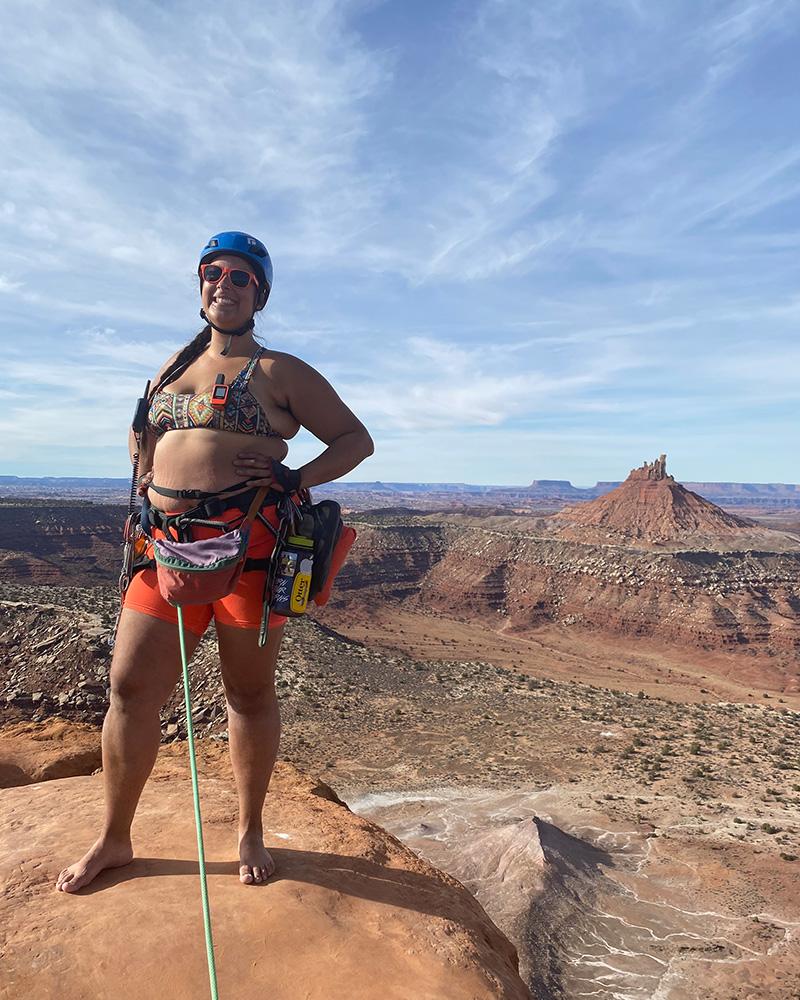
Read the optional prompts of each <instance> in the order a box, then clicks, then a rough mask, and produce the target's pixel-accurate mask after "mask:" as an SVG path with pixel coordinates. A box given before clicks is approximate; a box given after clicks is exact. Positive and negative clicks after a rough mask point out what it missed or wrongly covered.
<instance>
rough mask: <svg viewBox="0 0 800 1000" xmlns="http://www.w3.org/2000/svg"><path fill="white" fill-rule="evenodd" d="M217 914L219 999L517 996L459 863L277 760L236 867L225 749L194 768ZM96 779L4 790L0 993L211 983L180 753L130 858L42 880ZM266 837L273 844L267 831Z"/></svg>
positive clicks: (153, 789)
mask: <svg viewBox="0 0 800 1000" xmlns="http://www.w3.org/2000/svg"><path fill="white" fill-rule="evenodd" d="M200 771H201V777H200V781H201V789H202V808H203V814H204V815H203V821H204V836H205V847H206V858H207V872H208V886H209V898H210V905H211V913H212V928H213V933H214V940H215V947H216V962H217V975H218V981H219V987H220V995H221V996H222V997H225V998H226V1000H236V998H240V1000H252V998H253V997H261V996H264V997H267V996H268V997H270V1000H272V998H274V1000H297V998H298V997H300V996H302V997H308V998H318V1000H336V998H342V1000H345V998H347V1000H367V998H369V1000H373V998H374V1000H386V998H396V1000H408V998H409V997H414V998H415V1000H416V998H419V1000H442V998H444V997H447V998H453V1000H457V998H464V1000H479V998H480V1000H483V998H485V1000H490V998H492V1000H493V998H507V1000H512V998H514V1000H517V998H518V1000H523V998H526V997H528V996H529V993H528V990H527V989H526V987H525V986H524V984H523V983H522V981H521V980H520V978H519V976H518V974H517V956H516V951H515V949H514V947H513V946H512V945H511V944H510V943H509V941H508V940H507V939H506V938H505V937H504V936H503V935H502V934H501V933H500V932H499V931H498V930H497V929H496V928H495V927H494V925H493V924H492V923H491V921H490V920H489V919H488V917H487V916H486V914H485V913H484V911H483V909H482V907H481V906H480V904H479V903H478V902H477V901H476V900H475V899H474V898H473V897H472V896H471V895H470V894H469V893H468V892H467V891H466V890H465V889H464V888H463V887H462V886H461V885H460V883H458V882H457V881H456V880H455V879H453V878H451V877H450V876H448V875H445V874H443V873H441V872H439V871H437V870H436V869H434V868H432V867H431V866H430V865H429V864H427V863H426V862H424V861H422V860H420V859H419V858H418V857H417V856H416V855H414V854H413V853H412V852H411V851H410V850H408V849H407V848H405V847H404V846H403V845H402V844H401V843H400V842H399V841H397V840H395V838H393V837H391V836H390V835H389V834H387V833H385V832H384V831H383V830H381V829H380V828H379V827H376V826H374V825H373V824H371V823H370V822H368V821H367V820H364V819H362V818H360V817H358V816H355V815H354V814H353V813H351V812H350V811H349V810H348V809H347V807H346V806H344V805H343V804H341V803H340V802H339V801H338V800H337V798H336V796H335V794H334V793H333V792H332V791H331V790H330V789H329V788H328V787H327V786H325V785H323V784H321V783H319V782H315V781H314V780H312V779H310V778H308V777H306V776H305V775H303V774H301V773H300V772H298V771H297V770H296V769H295V768H293V767H292V766H291V765H288V764H285V763H283V762H279V764H278V767H277V768H276V771H275V774H274V778H273V784H272V787H271V794H270V795H269V796H268V798H267V804H266V807H265V813H264V817H265V837H266V840H267V843H268V847H269V849H270V851H271V853H272V855H273V858H274V860H275V862H276V865H277V872H276V874H275V875H274V876H273V877H272V878H271V879H270V880H269V881H268V883H267V884H266V885H264V886H246V885H242V884H241V883H240V882H239V880H238V875H237V872H238V862H237V855H236V820H235V816H236V794H235V790H234V786H233V783H232V777H231V774H230V771H229V768H228V765H227V761H226V755H225V754H224V753H223V752H222V751H221V750H220V749H219V748H217V747H214V746H211V747H209V748H208V751H207V752H203V760H202V762H201V766H200ZM102 808H103V802H102V777H101V776H100V775H97V776H95V777H80V778H69V779H60V780H55V781H49V782H44V783H42V784H36V785H32V786H29V787H26V788H11V789H5V790H3V791H2V792H0V859H2V860H0V878H1V879H2V885H3V896H2V902H0V928H1V930H0V935H2V938H1V940H2V951H3V954H4V960H3V964H2V972H1V973H0V997H3V998H4V1000H5V998H8V1000H12V998H13V1000H19V998H21V997H36V998H37V1000H49V998H52V1000H56V998H58V1000H77V998H81V1000H83V998H90V997H91V998H92V1000H112V998H113V1000H117V998H119V997H121V996H134V995H135V996H136V997H137V998H141V1000H163V998H164V997H170V1000H183V998H185V1000H197V998H198V997H203V996H207V995H208V989H209V987H208V973H207V964H206V954H205V939H204V933H203V922H202V911H201V905H200V886H199V874H198V865H197V860H196V859H197V843H196V839H195V832H194V817H193V809H192V800H191V785H190V780H189V765H188V760H187V758H186V754H185V752H184V751H183V749H181V750H180V751H179V750H178V749H177V748H174V747H170V748H165V749H164V751H163V752H162V754H161V757H160V760H159V763H158V764H157V767H156V770H155V772H154V774H153V777H152V778H151V780H150V782H149V783H148V785H147V786H146V788H145V791H144V794H143V796H142V801H141V804H140V808H139V811H138V813H137V818H136V821H135V823H134V827H133V833H134V846H135V849H136V853H137V857H136V859H135V860H134V861H133V863H132V864H130V865H127V866H125V867H123V868H118V869H114V870H110V871H107V872H105V873H103V874H101V875H100V876H98V878H97V879H96V880H95V881H94V882H93V883H92V884H91V885H90V886H88V887H87V888H86V889H85V890H82V891H80V892H78V893H76V894H74V895H71V894H68V893H62V892H57V891H56V890H55V889H54V883H55V879H56V877H57V875H58V872H59V871H60V869H61V868H62V867H63V866H64V864H65V863H67V862H68V861H71V860H73V859H74V858H77V857H79V856H80V854H82V853H83V851H84V850H85V849H86V847H87V845H88V844H89V843H91V841H92V840H93V839H94V837H95V835H96V832H97V825H98V822H99V819H100V816H101V814H102ZM276 845H277V846H276Z"/></svg>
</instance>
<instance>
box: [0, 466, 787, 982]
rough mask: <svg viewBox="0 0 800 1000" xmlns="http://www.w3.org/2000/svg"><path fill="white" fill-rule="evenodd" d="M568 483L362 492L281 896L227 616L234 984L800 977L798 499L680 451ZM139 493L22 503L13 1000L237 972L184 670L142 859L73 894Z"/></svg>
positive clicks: (319, 661)
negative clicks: (255, 812) (712, 495)
mask: <svg viewBox="0 0 800 1000" xmlns="http://www.w3.org/2000/svg"><path fill="white" fill-rule="evenodd" d="M599 485H600V484H598V486H599ZM552 492H553V495H552V496H549V497H548V498H547V499H546V500H538V501H536V502H535V503H534V502H529V501H528V500H526V499H525V497H524V496H521V495H520V491H517V492H515V493H513V494H512V495H510V496H509V497H508V498H507V500H502V499H498V496H492V497H490V498H488V499H487V498H485V497H484V498H483V500H482V502H481V503H480V504H478V503H476V502H475V500H474V498H468V497H465V496H463V495H459V494H458V493H457V491H456V492H455V493H454V494H453V495H450V496H449V497H448V498H447V501H446V502H439V500H438V494H437V499H436V500H435V501H434V500H431V497H430V496H428V498H427V502H425V503H419V504H416V503H414V502H412V501H411V500H410V499H409V497H407V496H399V497H398V496H395V495H393V496H392V497H391V499H390V500H389V502H387V501H385V500H383V501H381V500H380V499H373V501H372V502H371V503H369V504H366V503H355V502H353V501H352V500H351V501H350V502H349V503H348V508H349V509H348V510H347V513H346V520H347V521H348V523H351V524H353V525H354V527H356V529H357V531H358V536H359V537H358V541H357V543H356V546H355V547H354V549H353V551H352V554H351V557H350V559H349V560H348V562H347V563H346V565H345V567H344V569H343V570H342V572H341V574H340V576H339V578H338V580H337V584H336V587H335V589H334V594H333V597H332V599H331V601H330V603H329V604H328V605H327V606H326V607H325V608H320V609H315V610H314V612H313V613H312V614H310V615H308V616H306V617H305V618H304V619H297V620H295V621H292V622H290V623H289V625H288V626H287V632H286V638H285V640H284V646H283V650H282V653H281V659H280V662H279V665H278V672H277V691H278V697H279V700H280V704H281V714H282V720H283V732H282V740H281V749H280V755H279V761H278V765H277V767H276V770H275V773H274V775H273V780H272V783H271V786H270V793H269V795H268V797H267V802H266V806H265V812H264V819H265V832H266V835H267V846H268V848H269V850H270V851H271V852H272V853H273V856H274V857H275V859H276V863H277V872H276V874H275V876H273V878H272V879H270V880H269V882H268V883H267V885H266V886H264V887H261V888H259V889H257V890H256V891H246V890H245V891H242V890H244V889H245V887H242V886H240V885H239V884H238V882H237V880H236V878H235V877H234V875H233V874H232V873H234V872H235V870H236V866H235V863H234V858H235V855H234V854H233V853H232V852H231V845H232V844H233V839H232V835H231V833H232V831H235V793H234V790H233V784H232V776H231V772H230V767H229V762H228V755H227V748H226V746H225V744H226V740H227V729H226V715H225V700H224V695H223V691H222V687H221V683H220V679H219V670H218V666H217V663H216V652H215V642H214V636H213V629H212V630H210V632H209V633H208V634H207V635H206V637H205V638H204V639H203V641H202V643H201V645H200V647H199V649H198V651H197V653H196V654H195V657H194V659H193V661H192V665H191V675H192V702H193V708H194V711H193V717H194V724H195V732H196V734H197V735H198V754H199V762H200V772H201V795H202V800H203V809H204V826H205V830H206V837H207V847H206V850H207V856H208V859H209V866H208V871H209V892H210V896H211V906H212V914H213V917H214V920H215V941H216V945H217V952H218V953H217V965H218V970H219V975H220V986H221V995H222V996H224V997H226V998H229V997H241V998H245V997H255V996H259V997H260V996H269V997H270V998H272V997H274V998H276V1000H289V998H296V997H309V998H311V997H313V998H320V1000H323V998H325V1000H331V998H338V997H345V996H346V997H348V998H370V1000H371V998H373V997H374V998H377V997H381V998H398V1000H400V998H409V1000H412V998H414V1000H417V998H430V1000H439V998H442V1000H445V998H446V1000H460V998H464V1000H472V998H483V997H486V998H489V997H501V998H517V997H520V998H521V997H528V996H531V997H534V998H536V1000H550V998H553V1000H556V998H558V1000H561V998H564V1000H585V998H586V1000H588V998H596V1000H797V998H798V997H800V808H799V807H800V749H799V748H798V735H799V734H800V497H798V499H797V500H796V501H795V500H791V499H790V501H789V502H787V503H785V504H771V505H767V506H766V507H765V508H763V509H762V508H758V507H756V506H753V505H752V504H750V505H748V502H745V501H747V499H748V496H747V494H744V496H743V499H742V501H741V502H738V501H737V502H736V503H732V504H730V505H728V504H725V505H724V506H720V505H718V504H716V503H713V502H712V501H711V500H709V499H706V498H704V496H703V495H700V494H699V493H697V492H694V491H693V490H691V489H688V488H687V487H686V486H684V485H682V484H680V483H678V482H676V481H675V480H674V479H673V477H672V476H671V475H669V474H668V472H667V468H666V457H665V456H664V455H661V456H660V457H659V458H658V459H657V460H655V461H653V462H645V463H644V464H643V465H642V466H641V467H639V468H636V469H634V470H632V471H631V473H630V475H629V476H628V477H627V479H625V480H624V481H623V482H621V483H619V484H616V485H613V486H610V487H609V488H608V489H605V490H603V491H598V495H596V496H594V497H593V498H592V499H588V500H580V501H575V500H574V499H573V500H570V499H569V498H568V497H565V495H564V490H561V489H554V490H553V491H552ZM315 495H316V491H315ZM321 495H322V493H320V496H321ZM326 495H333V496H336V495H337V494H336V484H332V485H331V487H329V488H328V491H327V492H326ZM378 495H379V494H378V492H377V491H376V493H375V495H374V496H375V497H377V496H378ZM343 496H344V494H343ZM95 499H96V498H95ZM343 503H344V500H343ZM123 518H124V509H123V506H122V505H121V504H119V503H116V502H91V501H90V499H87V498H81V497H80V496H74V497H71V498H69V499H67V500H63V501H62V502H60V503H57V502H55V501H54V500H53V498H52V497H51V496H49V495H47V493H46V492H43V493H42V494H40V495H36V494H35V493H32V494H31V495H30V496H28V497H25V496H20V495H14V496H11V495H8V496H6V495H3V498H2V499H0V713H2V714H0V723H2V725H1V726H0V801H1V802H2V806H3V808H2V810H0V844H1V845H2V848H0V859H2V860H0V864H1V865H2V873H1V874H0V877H1V878H2V883H3V895H2V902H0V905H1V906H2V917H1V918H0V949H2V955H3V961H2V966H1V968H2V971H0V997H2V998H4V1000H5V998H9V1000H10V998H17V997H23V996H25V997H27V996H36V997H48V998H49V997H63V998H66V1000H73V998H78V997H87V998H88V997H92V998H105V997H112V996H113V997H119V996H125V995H128V994H130V995H133V992H135V993H136V995H137V997H142V998H155V997H163V996H165V995H170V996H172V997H174V998H176V1000H177V998H184V997H186V998H188V997H193V998H194V997H200V996H204V995H207V989H208V985H207V977H206V967H205V954H204V945H203V932H202V917H201V912H200V905H199V889H198V868H197V856H196V843H195V840H194V827H193V816H192V805H191V785H190V781H189V773H188V763H187V753H186V718H185V712H184V707H183V693H182V691H181V690H180V689H176V691H175V693H174V696H173V698H172V700H171V701H170V703H169V704H168V705H167V706H166V707H165V709H164V711H163V713H162V747H161V753H160V756H159V761H158V763H157V765H156V770H155V771H154V774H153V776H152V778H151V780H150V782H149V783H148V785H147V787H146V789H145V793H144V796H143V799H142V806H141V808H140V812H139V813H138V814H137V818H136V820H135V823H134V828H133V834H134V845H135V846H136V848H137V857H136V859H135V860H134V862H133V863H132V864H131V865H129V866H126V867H124V868H120V869H116V870H110V871H108V872H105V873H103V874H102V875H101V876H99V877H98V879H97V880H96V881H95V882H94V883H92V884H91V885H90V886H89V887H87V889H86V890H83V891H81V892H79V893H77V894H76V895H75V896H74V897H69V896H67V895H66V894H62V893H56V892H55V891H54V889H53V885H54V882H55V878H56V876H57V874H58V872H59V871H60V869H61V868H62V867H63V866H64V864H66V863H67V862H68V861H69V860H71V859H72V857H73V855H75V853H76V851H78V850H81V851H82V850H83V849H85V844H86V842H87V841H88V840H89V839H90V837H91V836H92V833H91V831H92V830H93V829H94V828H95V827H96V826H97V823H98V820H99V816H100V815H101V810H102V803H103V798H102V773H101V771H100V767H101V756H100V725H101V723H102V720H103V717H104V714H105V710H106V707H107V697H108V688H107V680H108V670H109V664H110V655H111V649H110V635H111V629H112V626H113V622H114V618H115V615H116V611H117V596H116V593H115V581H116V575H117V572H118V560H119V540H120V530H121V523H122V520H123ZM120 983H127V984H128V985H127V986H125V987H124V988H120ZM126 990H127V992H126Z"/></svg>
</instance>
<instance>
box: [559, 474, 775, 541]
mask: <svg viewBox="0 0 800 1000" xmlns="http://www.w3.org/2000/svg"><path fill="white" fill-rule="evenodd" d="M666 460H667V456H666V455H661V456H660V458H659V459H658V460H657V461H655V462H652V463H648V462H645V463H644V465H642V466H641V467H640V468H638V469H633V470H632V471H631V473H630V475H629V476H628V478H627V479H626V480H625V482H624V483H621V484H620V485H619V486H618V487H617V488H616V489H614V490H612V491H611V492H610V493H606V494H605V495H604V496H601V497H598V498H597V499H596V500H591V501H589V502H588V503H582V504H574V505H572V506H570V507H566V508H564V510H562V511H559V512H558V514H555V515H553V521H554V522H556V523H559V522H561V523H563V524H564V525H565V527H564V528H563V529H562V530H560V531H558V534H559V536H560V537H562V538H570V539H572V540H574V541H594V540H596V539H597V531H594V532H591V531H588V530H586V529H600V530H601V531H602V532H603V533H605V535H606V537H615V538H616V539H617V540H623V539H637V540H644V541H650V542H666V541H675V540H678V539H684V538H685V539H688V538H690V537H695V536H705V537H706V538H714V537H727V538H729V537H731V536H736V535H742V536H744V535H746V533H747V530H749V529H752V528H753V527H755V522H754V521H751V520H748V519H746V518H742V517H737V516H736V515H735V514H729V513H728V512H727V511H724V510H723V509H722V508H721V507H717V506H716V504H713V503H710V502H709V501H708V500H704V499H703V497H701V496H698V495H697V494H696V493H692V492H691V490H687V489H686V488H685V487H684V486H681V484H680V483H676V482H675V480H674V479H673V477H672V476H670V475H667V470H666ZM600 537H602V535H601V536H600Z"/></svg>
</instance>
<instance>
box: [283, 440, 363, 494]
mask: <svg viewBox="0 0 800 1000" xmlns="http://www.w3.org/2000/svg"><path fill="white" fill-rule="evenodd" d="M374 451H375V445H374V443H373V441H372V438H371V437H370V436H369V434H368V433H367V431H366V430H355V431H348V432H347V433H346V434H342V435H341V437H338V438H336V440H335V441H332V442H331V443H330V444H329V445H328V447H327V448H326V449H325V451H323V453H322V454H321V455H318V456H317V457H316V458H315V459H313V461H311V462H309V463H308V464H307V465H304V466H302V467H301V468H300V470H299V471H300V476H301V479H300V485H301V486H306V487H309V488H310V487H312V486H320V485H321V484H322V483H330V482H332V481H333V480H334V479H338V478H339V477H340V476H344V475H346V474H347V473H348V472H351V471H352V470H353V469H355V467H356V466H357V465H360V464H361V463H362V462H363V461H364V459H365V458H369V456H370V455H371V454H372V453H373V452H374Z"/></svg>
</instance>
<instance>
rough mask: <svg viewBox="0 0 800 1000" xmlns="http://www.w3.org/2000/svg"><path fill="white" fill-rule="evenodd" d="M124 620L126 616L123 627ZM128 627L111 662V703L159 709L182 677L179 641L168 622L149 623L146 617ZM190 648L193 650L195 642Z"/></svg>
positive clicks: (129, 623)
mask: <svg viewBox="0 0 800 1000" xmlns="http://www.w3.org/2000/svg"><path fill="white" fill-rule="evenodd" d="M124 618H125V614H124V613H123V621H121V622H120V625H121V626H122V625H123V623H124ZM142 619H144V620H142ZM125 624H127V626H128V627H127V628H125V629H123V628H122V627H121V628H120V633H119V635H118V638H117V642H116V645H115V648H114V658H113V660H112V661H111V675H110V677H109V686H110V688H111V700H112V703H113V704H115V705H116V706H118V707H122V708H126V709H133V708H139V707H141V708H153V707H155V708H157V709H160V708H161V707H162V706H163V705H164V704H165V703H166V702H167V701H168V700H169V698H170V696H171V695H172V692H173V691H174V690H175V685H176V683H177V682H178V680H179V678H180V669H181V668H180V653H179V650H178V647H177V639H176V637H174V636H173V635H171V632H170V630H169V629H168V627H167V626H168V623H166V622H161V621H157V620H155V619H149V620H148V619H147V618H146V617H145V616H143V615H136V618H135V620H133V621H129V622H127V623H125ZM188 638H189V637H188V636H187V639H188ZM191 645H192V648H194V645H196V640H195V642H194V643H191Z"/></svg>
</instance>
